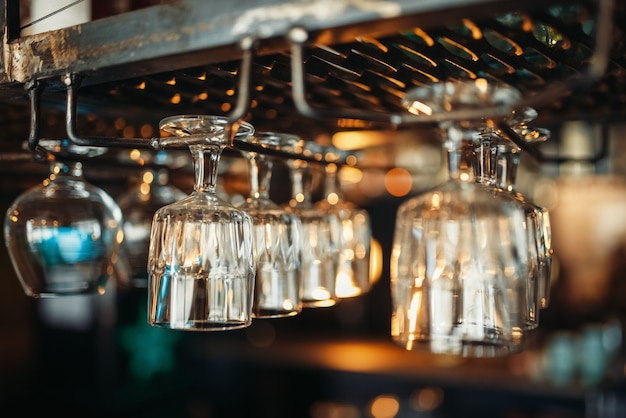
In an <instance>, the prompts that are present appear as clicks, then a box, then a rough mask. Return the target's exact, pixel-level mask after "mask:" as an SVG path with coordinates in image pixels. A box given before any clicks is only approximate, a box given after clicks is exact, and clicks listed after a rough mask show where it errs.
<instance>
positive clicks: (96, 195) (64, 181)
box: [4, 140, 124, 298]
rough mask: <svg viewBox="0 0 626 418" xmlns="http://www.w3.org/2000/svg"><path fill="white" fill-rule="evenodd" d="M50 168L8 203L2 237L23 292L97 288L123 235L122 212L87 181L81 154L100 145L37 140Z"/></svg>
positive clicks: (97, 151) (41, 294) (93, 152)
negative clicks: (42, 177)
mask: <svg viewBox="0 0 626 418" xmlns="http://www.w3.org/2000/svg"><path fill="white" fill-rule="evenodd" d="M39 146H40V147H42V149H44V150H45V151H46V153H47V154H48V158H49V160H50V174H49V176H48V177H47V178H46V179H45V180H44V181H43V182H42V183H41V184H40V185H38V186H35V187H33V188H31V189H29V190H27V191H26V192H25V193H23V194H22V195H21V196H19V197H18V198H17V199H16V200H15V201H14V202H13V203H12V204H11V206H10V207H9V208H8V210H7V212H6V217H5V222H4V237H5V242H6V246H7V250H8V252H9V256H10V258H11V262H12V264H13V267H14V269H15V271H16V273H17V275H18V278H19V280H20V282H21V284H22V287H23V289H24V291H25V293H26V294H27V295H28V296H31V297H34V298H49V297H55V296H69V295H81V294H94V293H97V294H103V293H104V292H105V286H106V283H107V281H108V278H109V277H110V276H111V274H112V273H113V269H114V265H115V263H116V261H117V255H118V252H119V248H120V245H121V242H122V240H123V236H124V234H123V231H122V212H121V210H120V208H119V206H118V205H117V204H116V203H115V201H114V200H113V198H112V197H111V196H109V195H108V194H107V193H106V192H105V191H104V190H102V189H100V188H99V187H96V186H94V185H92V184H90V183H88V182H87V181H86V180H85V178H84V176H83V170H82V162H80V161H79V160H80V159H82V158H89V157H95V156H98V155H102V154H103V153H104V152H106V148H98V147H86V146H77V145H73V144H71V143H70V142H69V141H67V140H61V141H57V140H42V141H40V143H39Z"/></svg>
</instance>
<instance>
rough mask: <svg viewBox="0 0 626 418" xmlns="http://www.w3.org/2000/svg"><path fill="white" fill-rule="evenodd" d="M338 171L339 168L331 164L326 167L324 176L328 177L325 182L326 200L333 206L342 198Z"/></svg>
mask: <svg viewBox="0 0 626 418" xmlns="http://www.w3.org/2000/svg"><path fill="white" fill-rule="evenodd" d="M337 171H338V167H337V165H336V164H332V163H331V164H328V165H326V166H325V167H324V174H325V176H326V177H325V181H324V194H325V195H326V200H328V202H329V203H331V204H333V203H336V202H337V201H338V200H340V198H341V185H340V184H339V175H338V173H337ZM329 198H331V199H329ZM331 200H332V202H331Z"/></svg>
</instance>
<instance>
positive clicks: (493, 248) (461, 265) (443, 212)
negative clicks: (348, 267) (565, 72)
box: [390, 79, 528, 357]
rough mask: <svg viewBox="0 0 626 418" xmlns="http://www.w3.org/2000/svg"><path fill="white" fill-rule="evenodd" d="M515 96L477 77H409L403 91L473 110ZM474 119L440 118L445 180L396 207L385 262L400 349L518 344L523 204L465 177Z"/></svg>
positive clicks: (478, 350) (476, 353) (429, 104)
mask: <svg viewBox="0 0 626 418" xmlns="http://www.w3.org/2000/svg"><path fill="white" fill-rule="evenodd" d="M518 99H519V93H518V92H517V91H516V90H515V89H513V88H511V87H510V86H507V85H494V84H492V83H489V82H487V80H484V79H478V80H471V81H465V82H441V83H435V84H433V85H429V86H424V87H418V88H415V89H413V90H411V91H409V92H407V94H406V96H405V98H404V100H405V105H406V107H407V108H408V109H409V111H411V112H414V113H417V112H418V109H427V111H428V112H444V111H449V110H463V109H466V110H476V109H480V108H482V107H483V106H500V105H510V104H512V103H514V102H515V101H517V100H518ZM427 114H428V113H427ZM482 124H483V121H481V120H462V121H457V120H447V121H445V122H442V123H441V124H440V127H441V130H442V136H443V138H444V140H443V145H444V147H445V150H446V151H447V156H448V168H449V179H448V181H446V182H445V183H444V184H442V185H440V186H438V187H435V188H434V189H432V190H430V191H428V192H426V193H423V194H421V195H418V196H416V197H413V198H411V199H409V200H408V201H406V202H404V203H403V204H402V205H401V206H400V207H399V208H398V212H397V218H396V226H395V232H394V239H393V247H392V255H391V265H390V268H391V292H392V321H391V334H392V338H393V340H394V341H395V342H396V343H397V344H399V345H400V346H402V347H403V348H405V349H407V350H426V351H430V352H433V353H439V354H454V355H459V356H465V357H494V356H501V355H506V354H509V353H511V352H515V351H518V350H520V349H521V348H522V347H523V342H524V336H525V333H524V332H525V331H524V325H525V313H524V311H523V307H524V303H523V297H524V290H525V282H526V278H527V276H528V273H527V270H528V260H527V255H528V252H527V245H528V244H527V241H526V234H525V231H524V228H523V225H524V223H523V222H524V213H523V211H522V210H521V209H520V207H519V206H518V205H515V204H514V203H513V202H510V201H503V200H497V199H495V198H494V197H493V195H492V194H491V193H490V192H489V191H488V190H487V189H486V188H485V187H483V186H482V185H481V184H478V183H477V182H475V180H474V171H473V163H474V161H475V156H474V150H475V148H476V143H477V141H478V136H479V130H480V128H481V126H482Z"/></svg>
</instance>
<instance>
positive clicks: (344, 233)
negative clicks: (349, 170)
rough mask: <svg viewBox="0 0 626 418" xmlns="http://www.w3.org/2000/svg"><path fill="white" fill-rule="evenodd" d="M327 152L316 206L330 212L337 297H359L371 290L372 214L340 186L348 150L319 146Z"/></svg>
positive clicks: (323, 152) (323, 151) (321, 151)
mask: <svg viewBox="0 0 626 418" xmlns="http://www.w3.org/2000/svg"><path fill="white" fill-rule="evenodd" d="M320 153H321V154H322V155H324V160H325V162H326V163H325V164H324V166H323V170H324V171H323V176H324V198H323V199H322V200H319V201H318V202H316V206H317V207H318V208H320V209H321V210H323V211H325V212H326V213H328V215H329V219H330V222H331V224H330V230H331V238H332V241H333V243H334V244H333V246H334V247H335V248H336V249H337V251H338V254H337V277H336V283H335V292H336V295H337V297H338V298H340V299H345V298H351V297H355V296H359V295H361V294H363V293H366V292H368V291H369V290H370V286H371V283H370V247H371V239H372V231H371V226H370V218H369V214H368V213H367V211H366V210H364V209H361V208H359V207H357V206H356V205H355V204H354V203H352V202H350V201H347V200H345V198H344V197H343V192H342V189H341V181H340V175H339V174H340V173H339V171H340V170H341V167H342V166H341V162H342V161H345V159H346V158H347V157H348V156H349V152H347V151H343V150H340V149H338V148H335V147H333V146H331V145H325V146H321V145H320Z"/></svg>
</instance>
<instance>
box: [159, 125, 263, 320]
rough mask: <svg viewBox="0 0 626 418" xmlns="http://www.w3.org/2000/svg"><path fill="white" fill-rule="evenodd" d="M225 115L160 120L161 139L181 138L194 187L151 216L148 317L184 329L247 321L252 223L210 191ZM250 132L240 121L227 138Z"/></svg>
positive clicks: (225, 140)
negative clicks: (189, 161) (233, 133)
mask: <svg viewBox="0 0 626 418" xmlns="http://www.w3.org/2000/svg"><path fill="white" fill-rule="evenodd" d="M229 123H230V122H229V120H228V119H227V118H226V117H221V116H211V115H180V116H171V117H167V118H165V119H163V120H161V122H160V125H159V126H160V129H161V132H163V133H164V134H167V135H171V137H170V138H167V137H165V138H161V139H162V141H161V143H163V144H166V145H169V144H178V145H179V144H186V145H187V146H188V147H189V150H190V152H191V156H192V158H193V165H194V179H195V184H194V189H193V192H192V193H191V194H190V195H189V196H187V197H185V198H184V199H182V200H180V201H178V202H175V203H172V204H170V205H167V206H164V207H162V208H160V209H159V210H158V211H157V212H156V213H155V214H154V218H153V221H152V229H151V232H150V247H149V256H148V274H149V282H148V322H149V323H150V324H151V325H154V326H159V327H165V328H172V329H180V330H192V331H214V330H229V329H237V328H244V327H247V326H249V325H250V324H251V321H252V319H251V318H252V301H253V295H254V274H255V265H254V251H253V223H252V218H251V217H250V215H248V214H247V213H246V212H244V211H242V210H240V209H237V208H235V207H234V206H232V205H231V204H230V203H228V202H225V201H223V200H221V199H220V198H219V197H218V195H217V193H216V180H217V170H218V164H219V160H220V156H221V153H222V151H223V149H224V148H225V147H226V146H228V145H230V143H231V138H229V137H228V136H227V135H226V132H227V131H229V130H230V129H229ZM253 132H254V128H253V127H252V125H250V124H249V123H246V122H240V123H239V124H238V127H237V128H236V133H235V137H236V138H237V139H243V138H246V137H248V136H249V135H251V134H252V133H253Z"/></svg>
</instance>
